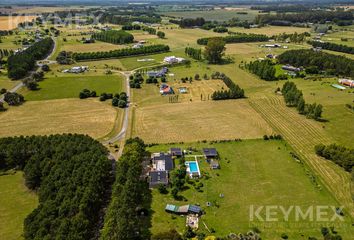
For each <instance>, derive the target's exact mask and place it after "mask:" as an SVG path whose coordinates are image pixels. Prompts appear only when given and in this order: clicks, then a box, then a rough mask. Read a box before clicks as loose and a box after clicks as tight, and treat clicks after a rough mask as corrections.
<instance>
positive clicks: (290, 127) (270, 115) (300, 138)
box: [250, 96, 354, 216]
mask: <svg viewBox="0 0 354 240" xmlns="http://www.w3.org/2000/svg"><path fill="white" fill-rule="evenodd" d="M250 103H251V105H252V106H253V107H254V109H255V110H256V111H258V112H259V113H260V114H261V115H262V117H263V118H264V119H265V120H266V121H267V122H268V123H269V125H271V126H272V127H273V128H274V129H275V130H276V131H277V132H279V133H280V134H281V135H282V136H283V137H284V138H285V139H286V140H287V141H288V142H289V143H290V144H291V145H292V147H293V148H294V149H295V150H296V152H297V153H298V154H299V155H300V156H301V157H303V158H304V160H306V163H307V164H308V165H309V166H310V167H311V168H312V169H313V170H314V172H315V173H316V175H317V176H318V177H319V179H321V180H322V181H324V183H326V186H327V187H328V188H329V189H330V190H331V192H332V193H333V194H334V196H335V197H336V199H337V200H338V201H339V202H340V203H341V204H343V205H344V206H345V208H346V211H347V212H348V213H349V214H351V215H352V216H354V206H353V201H352V198H351V194H350V193H351V191H350V189H351V180H350V176H349V174H348V173H347V172H345V171H344V170H343V169H341V168H340V167H338V166H337V165H335V164H334V163H332V162H331V161H326V160H324V159H322V158H320V157H318V156H317V155H316V154H315V151H314V146H315V145H316V144H319V143H322V144H330V143H333V142H334V141H333V139H332V138H331V137H330V136H329V135H328V134H327V133H326V132H325V131H324V129H323V128H322V126H321V124H320V123H318V122H315V121H313V120H310V119H306V118H305V117H304V116H302V115H299V114H298V113H297V112H296V110H294V109H289V108H288V107H286V106H285V103H284V101H283V99H282V97H280V96H273V97H264V98H260V99H252V100H250ZM341 127H342V126H341ZM348 134H349V133H348Z"/></svg>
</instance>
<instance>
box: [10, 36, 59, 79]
mask: <svg viewBox="0 0 354 240" xmlns="http://www.w3.org/2000/svg"><path fill="white" fill-rule="evenodd" d="M53 46H54V42H53V40H52V39H51V38H45V39H43V40H41V41H39V42H36V43H34V44H33V45H32V46H30V47H29V48H27V49H26V50H24V51H22V52H20V53H17V54H15V55H12V56H10V57H9V58H8V59H7V67H8V77H9V78H11V79H20V78H23V77H24V76H26V75H27V73H28V72H29V71H31V70H33V68H34V67H35V65H36V61H37V60H40V59H43V58H45V57H46V56H47V55H48V54H49V52H50V51H51V50H52V49H53Z"/></svg>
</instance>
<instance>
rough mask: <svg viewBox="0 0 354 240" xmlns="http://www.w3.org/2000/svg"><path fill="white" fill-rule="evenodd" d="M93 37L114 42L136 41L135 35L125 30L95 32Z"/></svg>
mask: <svg viewBox="0 0 354 240" xmlns="http://www.w3.org/2000/svg"><path fill="white" fill-rule="evenodd" d="M92 38H93V39H96V40H99V41H102V42H109V43H113V44H126V43H132V42H133V41H134V36H133V35H132V34H130V33H128V32H126V31H123V30H108V31H102V32H99V33H94V34H93V35H92Z"/></svg>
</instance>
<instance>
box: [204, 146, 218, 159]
mask: <svg viewBox="0 0 354 240" xmlns="http://www.w3.org/2000/svg"><path fill="white" fill-rule="evenodd" d="M203 155H204V157H205V158H206V159H207V160H210V159H214V158H217V157H218V152H217V151H216V149H215V148H203Z"/></svg>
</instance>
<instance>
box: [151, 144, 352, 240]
mask: <svg viewBox="0 0 354 240" xmlns="http://www.w3.org/2000/svg"><path fill="white" fill-rule="evenodd" d="M171 146H172V145H158V146H154V147H151V148H149V151H150V152H158V151H167V150H168V149H169V148H170V147H171ZM176 146H178V147H183V148H187V147H194V148H196V149H198V150H201V148H203V147H207V146H211V147H215V148H216V149H217V151H218V153H219V155H220V158H221V160H220V166H221V169H220V170H210V169H209V167H208V164H207V163H206V161H205V160H204V158H198V160H199V166H200V169H201V171H202V173H203V172H204V173H206V174H207V175H209V176H210V178H209V179H205V177H204V178H202V179H201V180H200V182H202V183H203V185H204V186H203V187H202V192H198V191H196V190H195V189H194V187H193V186H192V185H191V184H188V187H187V188H186V190H184V191H183V192H182V193H181V195H182V196H184V197H185V198H186V199H187V200H186V201H175V200H173V198H172V196H171V195H170V194H168V195H163V194H160V193H159V192H158V191H157V190H153V202H152V211H153V216H152V228H151V231H152V233H153V234H154V233H158V232H162V231H166V230H168V229H170V228H177V230H178V231H179V232H182V231H183V229H184V226H185V218H183V217H173V216H172V215H171V214H169V213H166V212H165V211H164V208H165V206H166V204H168V203H171V204H176V205H185V204H200V206H201V207H202V209H203V210H205V211H206V214H205V215H203V216H202V218H201V220H202V221H203V222H205V224H206V225H207V226H208V228H209V229H210V228H213V229H215V234H214V235H216V236H225V235H227V234H229V233H231V232H233V233H238V232H247V231H248V230H250V228H251V227H252V226H256V227H257V228H258V229H260V230H261V232H262V233H261V236H262V239H280V235H281V234H282V233H286V234H287V235H288V236H289V238H290V239H302V238H301V236H302V235H304V239H307V238H308V236H316V237H320V227H321V225H322V224H324V223H318V222H317V223H315V224H314V223H313V222H310V221H309V220H307V221H305V220H303V221H301V222H296V221H295V218H294V216H292V215H290V217H289V221H288V222H286V221H284V220H280V221H279V222H273V223H267V224H265V223H262V222H261V221H256V222H253V221H250V217H249V211H250V205H254V206H267V205H276V206H283V207H284V208H287V207H290V206H292V205H296V206H300V207H301V208H304V209H306V207H310V206H315V205H334V206H337V205H338V203H337V202H336V201H335V200H334V199H333V197H332V196H331V194H329V193H328V192H327V191H326V190H325V189H319V188H317V187H316V184H315V183H314V182H312V180H311V177H312V173H311V172H310V171H309V170H308V169H307V168H306V167H305V165H304V164H303V163H301V162H299V161H297V160H296V159H294V158H293V157H291V155H290V152H292V149H291V148H290V146H289V145H288V144H286V143H285V142H284V141H277V140H272V141H264V140H246V141H242V142H231V143H217V144H215V143H214V144H213V145H210V144H207V143H204V144H203V143H191V144H184V145H176ZM196 154H200V153H196ZM186 160H188V158H186ZM191 160H194V158H191ZM176 162H178V161H176ZM220 194H224V196H225V197H224V198H220V197H219V195H220ZM207 202H211V203H212V206H211V207H208V206H207V205H206V203H207ZM217 205H219V206H217ZM263 213H264V212H263ZM262 216H263V215H262ZM278 217H279V219H280V218H281V217H280V216H279V215H278ZM311 224H314V225H316V226H313V225H311ZM340 224H341V222H340V223H338V222H336V223H335V224H333V225H334V226H338V228H336V230H338V232H339V233H340V234H341V235H342V236H343V237H344V239H347V238H348V237H349V236H350V222H349V219H346V222H345V223H344V224H342V227H339V226H340ZM199 228H200V230H201V231H203V232H206V233H207V230H206V229H205V227H204V225H203V224H202V223H201V222H199Z"/></svg>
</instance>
